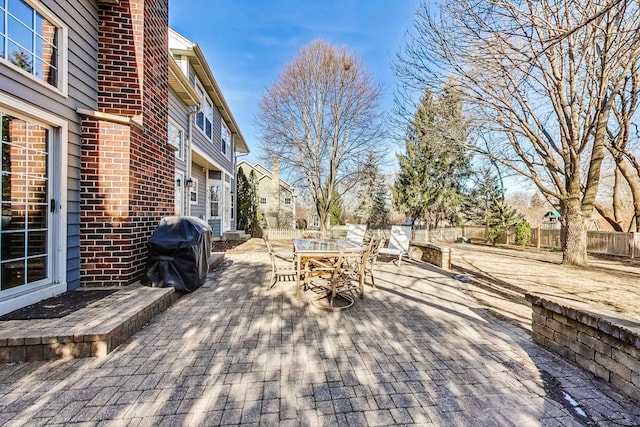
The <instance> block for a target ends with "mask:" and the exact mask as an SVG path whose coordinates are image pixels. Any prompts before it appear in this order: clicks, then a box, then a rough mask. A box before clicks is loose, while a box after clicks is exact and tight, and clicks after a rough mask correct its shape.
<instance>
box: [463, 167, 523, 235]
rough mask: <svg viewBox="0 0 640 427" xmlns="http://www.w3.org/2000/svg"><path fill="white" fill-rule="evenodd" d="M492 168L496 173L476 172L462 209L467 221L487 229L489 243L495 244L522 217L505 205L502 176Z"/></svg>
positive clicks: (486, 170)
mask: <svg viewBox="0 0 640 427" xmlns="http://www.w3.org/2000/svg"><path fill="white" fill-rule="evenodd" d="M493 166H494V167H495V169H496V170H498V172H497V173H494V172H493V170H492V168H491V167H483V168H481V169H480V170H478V171H477V172H476V174H475V176H474V178H473V180H474V183H475V185H474V186H473V188H472V189H471V191H470V192H469V195H468V197H467V199H466V201H465V209H464V212H465V218H466V219H467V220H468V221H470V222H473V223H476V224H481V225H484V226H486V227H487V229H488V235H487V241H488V242H489V243H496V240H497V239H498V238H499V237H500V236H502V235H503V233H505V232H506V231H507V230H508V229H509V227H513V226H515V225H517V224H518V223H520V221H521V220H522V215H520V214H519V213H518V212H517V211H516V209H514V208H513V207H511V206H509V205H508V204H507V202H506V199H505V189H504V185H503V182H502V176H501V174H500V171H499V169H498V168H497V167H496V166H495V165H493Z"/></svg>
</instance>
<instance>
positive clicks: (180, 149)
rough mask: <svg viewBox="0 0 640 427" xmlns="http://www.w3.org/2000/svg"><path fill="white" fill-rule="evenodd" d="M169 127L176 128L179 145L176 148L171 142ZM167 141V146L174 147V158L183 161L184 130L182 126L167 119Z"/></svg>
mask: <svg viewBox="0 0 640 427" xmlns="http://www.w3.org/2000/svg"><path fill="white" fill-rule="evenodd" d="M171 126H173V127H174V128H176V130H177V131H178V132H179V134H180V145H179V146H178V147H176V146H175V145H174V144H172V142H171V129H170V127H171ZM167 140H168V141H167V142H168V143H169V145H171V146H173V147H175V149H176V158H177V159H179V160H184V141H185V137H184V129H183V128H182V126H180V125H179V124H177V123H176V122H175V121H174V120H173V119H169V121H168V123H167Z"/></svg>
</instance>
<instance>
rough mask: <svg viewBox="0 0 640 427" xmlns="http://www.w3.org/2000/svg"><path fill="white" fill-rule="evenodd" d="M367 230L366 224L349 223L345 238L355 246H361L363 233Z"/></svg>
mask: <svg viewBox="0 0 640 427" xmlns="http://www.w3.org/2000/svg"><path fill="white" fill-rule="evenodd" d="M366 232H367V224H349V228H348V229H347V240H348V241H350V242H351V243H353V244H354V245H355V246H362V244H363V242H364V235H365V233H366Z"/></svg>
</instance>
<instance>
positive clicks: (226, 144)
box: [220, 120, 232, 159]
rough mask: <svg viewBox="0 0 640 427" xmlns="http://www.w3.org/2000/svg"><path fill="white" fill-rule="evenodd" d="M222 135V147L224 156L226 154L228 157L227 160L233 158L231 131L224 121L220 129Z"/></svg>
mask: <svg viewBox="0 0 640 427" xmlns="http://www.w3.org/2000/svg"><path fill="white" fill-rule="evenodd" d="M220 135H221V137H222V141H221V145H222V154H224V155H225V156H227V158H229V159H230V158H231V138H232V135H231V131H230V130H229V127H228V126H227V124H226V123H225V122H224V120H223V121H222V126H221V129H220Z"/></svg>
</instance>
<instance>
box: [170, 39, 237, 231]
mask: <svg viewBox="0 0 640 427" xmlns="http://www.w3.org/2000/svg"><path fill="white" fill-rule="evenodd" d="M169 51H170V54H171V57H170V58H169V86H170V90H169V122H168V134H169V142H170V143H171V144H172V145H174V147H175V148H176V151H175V156H176V169H175V188H176V191H175V213H176V214H177V215H193V216H197V217H200V218H202V219H204V220H206V221H208V222H209V224H211V226H212V228H213V232H214V236H222V235H223V234H224V233H225V232H230V231H235V230H236V218H235V215H234V213H235V197H234V196H235V188H236V174H235V171H236V167H235V162H236V153H248V152H249V149H248V148H247V145H246V143H245V140H244V138H243V136H242V133H241V132H240V130H239V127H238V125H237V123H236V121H235V119H234V118H233V115H232V114H231V110H230V108H229V106H228V105H227V102H226V101H225V99H224V96H223V95H222V92H221V91H220V88H219V86H218V84H217V83H216V80H215V78H214V77H213V74H212V72H211V69H210V68H209V65H208V64H207V61H206V59H205V57H204V55H203V53H202V51H201V50H200V48H199V47H198V45H197V44H195V43H193V42H191V41H190V40H187V39H186V38H185V37H183V36H182V35H180V34H178V33H177V32H175V31H173V30H171V29H169Z"/></svg>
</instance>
